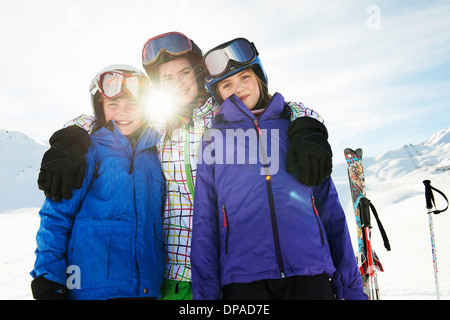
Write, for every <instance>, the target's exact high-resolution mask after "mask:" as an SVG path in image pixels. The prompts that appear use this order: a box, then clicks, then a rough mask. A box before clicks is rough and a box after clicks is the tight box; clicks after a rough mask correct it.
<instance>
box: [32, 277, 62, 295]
mask: <svg viewBox="0 0 450 320" xmlns="http://www.w3.org/2000/svg"><path fill="white" fill-rule="evenodd" d="M31 292H32V293H33V298H34V299H36V300H67V298H68V295H69V290H68V289H67V287H66V286H63V285H62V284H60V283H57V282H54V281H50V280H47V279H46V278H44V276H39V277H36V278H34V279H33V281H31Z"/></svg>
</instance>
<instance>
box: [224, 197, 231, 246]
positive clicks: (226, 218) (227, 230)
mask: <svg viewBox="0 0 450 320" xmlns="http://www.w3.org/2000/svg"><path fill="white" fill-rule="evenodd" d="M222 212H223V227H224V228H225V229H226V236H225V254H228V237H229V235H230V224H229V222H228V215H227V208H226V206H225V203H222Z"/></svg>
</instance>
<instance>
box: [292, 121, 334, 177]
mask: <svg viewBox="0 0 450 320" xmlns="http://www.w3.org/2000/svg"><path fill="white" fill-rule="evenodd" d="M288 135H289V139H290V141H291V144H290V146H289V150H288V155H287V170H288V172H289V173H294V172H296V170H297V169H298V170H299V180H300V182H301V183H303V184H306V185H307V186H313V185H316V186H318V185H320V184H321V183H322V181H323V180H324V179H326V178H328V177H329V176H330V175H331V172H332V167H333V164H332V160H331V158H332V157H333V153H332V151H331V146H330V144H329V143H328V140H327V139H328V132H327V129H326V127H325V126H324V125H323V124H322V123H321V122H320V121H318V120H316V119H313V118H310V117H300V118H297V119H295V120H294V121H292V122H291V124H290V125H289V129H288Z"/></svg>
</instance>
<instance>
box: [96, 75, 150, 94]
mask: <svg viewBox="0 0 450 320" xmlns="http://www.w3.org/2000/svg"><path fill="white" fill-rule="evenodd" d="M146 85H147V79H146V78H144V77H141V76H125V75H123V74H121V73H117V72H107V73H104V74H102V75H101V76H100V81H99V88H100V92H101V93H102V94H103V95H104V96H105V97H106V98H109V99H114V98H116V97H118V96H119V95H121V94H123V92H124V91H125V90H127V91H128V92H129V93H130V94H131V95H132V96H133V97H134V98H136V99H137V98H139V96H140V95H141V94H142V92H143V90H144V89H145V87H146Z"/></svg>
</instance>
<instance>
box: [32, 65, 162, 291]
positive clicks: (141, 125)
mask: <svg viewBox="0 0 450 320" xmlns="http://www.w3.org/2000/svg"><path fill="white" fill-rule="evenodd" d="M147 88H148V79H147V77H146V76H145V74H144V73H143V72H141V71H139V70H137V69H135V68H134V67H131V66H127V65H113V66H110V67H107V68H105V69H104V70H102V71H101V72H100V73H98V74H97V75H96V77H95V78H94V79H93V81H92V84H91V90H90V91H91V97H92V104H93V108H94V112H95V115H96V117H97V120H98V121H97V123H96V125H97V127H96V128H95V130H96V131H95V132H94V133H93V134H92V135H91V140H90V146H89V150H88V152H87V154H86V173H85V179H84V182H83V186H82V187H81V189H78V190H76V189H74V190H73V197H72V199H70V200H65V199H64V200H62V201H61V202H55V201H53V200H51V199H50V198H47V199H46V200H45V203H44V205H43V207H42V208H41V210H40V212H39V214H40V217H41V225H40V228H39V230H38V232H37V236H36V241H37V249H36V262H35V265H34V269H33V271H32V272H31V275H32V276H33V278H34V280H33V281H32V284H31V288H32V292H33V297H34V298H35V299H63V298H71V299H89V300H90V299H113V298H159V297H160V296H161V293H160V286H161V284H162V281H163V272H164V247H163V229H162V220H161V214H162V209H163V204H164V195H165V187H164V180H163V177H162V173H161V165H160V163H159V160H158V157H157V154H156V148H155V145H156V143H157V141H158V140H159V133H157V132H156V131H155V130H154V129H151V128H149V127H148V126H147V124H146V123H147V121H144V120H145V117H144V114H145V113H144V109H143V103H142V102H143V100H142V98H143V97H144V93H145V91H146V90H147Z"/></svg>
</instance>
